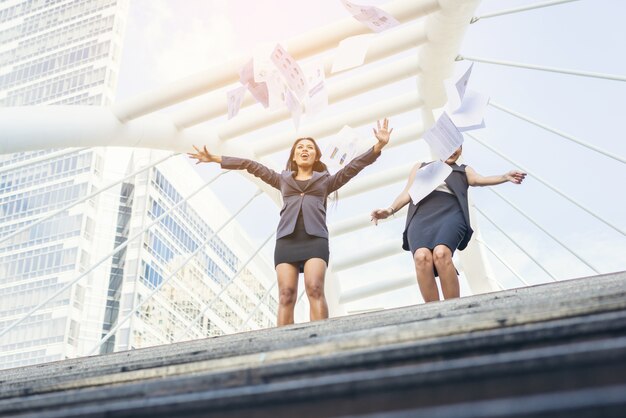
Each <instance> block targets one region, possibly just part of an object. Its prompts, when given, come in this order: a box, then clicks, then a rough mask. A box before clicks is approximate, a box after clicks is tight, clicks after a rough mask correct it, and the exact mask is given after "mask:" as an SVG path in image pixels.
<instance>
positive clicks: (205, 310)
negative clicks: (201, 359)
mask: <svg viewBox="0 0 626 418" xmlns="http://www.w3.org/2000/svg"><path fill="white" fill-rule="evenodd" d="M275 234H276V232H275V231H274V232H272V233H271V234H270V235H269V236H268V237H267V238H266V239H265V241H263V243H262V244H261V245H259V247H258V248H257V249H256V251H254V253H253V254H252V255H251V256H250V257H249V258H248V259H247V260H246V262H245V263H244V264H243V265H242V266H241V267H240V268H239V270H237V272H236V273H235V274H234V275H233V277H231V278H230V279H229V280H228V282H227V283H226V284H225V285H224V286H223V287H222V289H220V291H219V292H218V293H217V294H216V295H215V296H213V298H212V299H211V300H210V301H209V302H208V303H207V304H206V305H205V307H204V309H203V310H202V311H201V312H200V313H198V315H196V317H195V318H194V319H192V320H191V321H190V322H189V324H188V325H187V326H186V327H185V329H184V333H183V335H182V336H181V339H182V338H185V337H186V336H187V335H189V331H191V330H192V329H193V326H194V324H195V323H196V321H198V320H199V319H200V318H202V316H203V315H204V314H205V313H206V312H207V311H208V310H209V309H211V307H212V306H213V304H214V303H215V302H216V301H217V300H218V299H219V297H220V296H221V295H222V293H224V292H225V291H226V289H227V288H228V287H229V286H230V285H231V284H233V283H234V282H235V279H236V278H237V277H238V276H239V275H240V274H241V273H242V272H243V271H244V270H245V268H246V267H247V266H248V264H249V263H250V262H251V261H252V260H254V258H255V257H256V256H257V254H258V253H259V252H260V251H261V249H263V247H265V245H266V244H267V243H268V242H269V241H270V240H271V239H272V237H273V236H274V235H275Z"/></svg>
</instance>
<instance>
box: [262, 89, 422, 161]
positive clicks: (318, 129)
mask: <svg viewBox="0 0 626 418" xmlns="http://www.w3.org/2000/svg"><path fill="white" fill-rule="evenodd" d="M421 105H422V100H421V99H420V97H419V95H418V94H417V92H414V93H407V94H404V95H402V96H397V97H393V98H390V99H387V100H384V101H382V102H379V103H376V104H372V105H370V106H366V107H362V108H359V109H355V110H352V111H350V112H345V113H342V114H340V115H335V116H332V117H329V118H327V119H326V120H324V121H322V122H316V123H308V124H306V125H304V126H301V127H300V131H299V132H300V135H301V136H310V137H313V138H320V137H324V136H327V135H333V134H335V133H337V132H339V130H340V129H341V128H342V127H343V126H344V125H350V126H352V127H356V126H361V125H365V124H368V123H373V122H376V121H377V120H380V119H382V118H385V117H391V116H393V115H397V114H400V113H404V112H407V111H409V110H412V109H416V108H418V107H420V106H421ZM294 139H295V138H294V134H293V132H291V131H287V132H283V133H281V134H278V135H275V136H273V137H270V138H267V139H265V140H262V141H258V142H257V143H255V147H254V152H255V153H256V154H257V155H260V156H265V155H268V154H272V153H274V152H278V151H281V150H282V149H284V148H287V147H288V146H290V145H291V143H292V142H293V140H294Z"/></svg>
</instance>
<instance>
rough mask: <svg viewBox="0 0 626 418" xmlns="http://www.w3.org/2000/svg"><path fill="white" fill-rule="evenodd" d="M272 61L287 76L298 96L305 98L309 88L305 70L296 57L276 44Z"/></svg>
mask: <svg viewBox="0 0 626 418" xmlns="http://www.w3.org/2000/svg"><path fill="white" fill-rule="evenodd" d="M271 59H272V62H273V63H274V65H276V68H278V71H280V73H281V74H282V75H283V77H285V80H286V81H287V85H288V86H289V88H290V89H291V90H293V92H294V93H295V94H296V96H298V98H299V99H300V100H302V99H304V97H305V96H306V94H307V92H308V89H307V83H306V77H305V75H304V72H303V71H302V69H301V68H300V66H299V65H298V63H297V62H296V60H295V59H293V57H292V56H291V55H289V53H288V52H287V51H286V50H285V49H284V48H283V47H282V46H280V45H276V47H275V48H274V51H273V52H272V55H271Z"/></svg>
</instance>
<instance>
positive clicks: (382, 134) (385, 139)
mask: <svg viewBox="0 0 626 418" xmlns="http://www.w3.org/2000/svg"><path fill="white" fill-rule="evenodd" d="M376 125H377V126H378V130H376V128H373V130H374V136H375V137H376V139H377V140H378V143H377V144H376V145H374V148H375V149H376V151H378V152H380V150H382V149H383V147H384V146H385V145H387V144H388V143H389V137H390V136H391V133H392V132H393V128H391V129H389V120H388V119H387V118H385V119H383V125H382V127H381V125H380V121H379V120H378V121H376Z"/></svg>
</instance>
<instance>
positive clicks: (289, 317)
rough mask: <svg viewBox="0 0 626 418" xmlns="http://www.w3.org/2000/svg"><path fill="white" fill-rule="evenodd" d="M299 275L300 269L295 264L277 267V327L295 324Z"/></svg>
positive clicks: (284, 264) (283, 264) (282, 264)
mask: <svg viewBox="0 0 626 418" xmlns="http://www.w3.org/2000/svg"><path fill="white" fill-rule="evenodd" d="M299 273H300V272H299V270H298V267H296V266H295V265H294V264H289V263H281V264H279V265H277V266H276V276H277V278H278V318H277V320H276V325H277V326H281V325H288V324H293V308H294V307H295V306H296V298H297V294H298V293H297V292H298V274H299Z"/></svg>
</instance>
